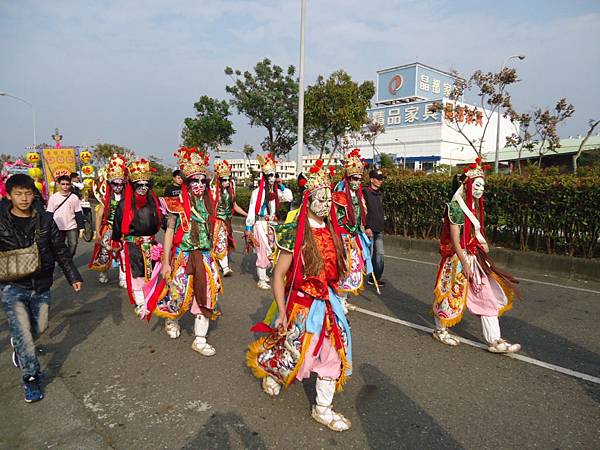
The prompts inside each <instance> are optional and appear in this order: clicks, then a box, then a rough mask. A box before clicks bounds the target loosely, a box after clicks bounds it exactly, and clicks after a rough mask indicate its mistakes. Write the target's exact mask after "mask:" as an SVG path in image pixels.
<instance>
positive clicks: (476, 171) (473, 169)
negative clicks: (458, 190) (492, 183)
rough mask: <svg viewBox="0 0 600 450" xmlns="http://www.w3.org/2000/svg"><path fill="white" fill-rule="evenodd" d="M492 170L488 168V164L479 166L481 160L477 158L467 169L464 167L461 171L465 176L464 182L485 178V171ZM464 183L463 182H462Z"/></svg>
mask: <svg viewBox="0 0 600 450" xmlns="http://www.w3.org/2000/svg"><path fill="white" fill-rule="evenodd" d="M491 168H492V166H490V165H489V164H483V165H482V164H481V158H480V157H477V159H475V162H474V163H471V164H469V166H468V167H465V168H464V169H463V171H464V173H465V175H466V176H467V178H465V181H466V180H467V179H468V178H471V179H473V178H479V177H481V178H483V177H485V171H486V170H490V169H491ZM463 182H464V181H463Z"/></svg>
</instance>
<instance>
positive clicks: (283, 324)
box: [275, 312, 287, 331]
mask: <svg viewBox="0 0 600 450" xmlns="http://www.w3.org/2000/svg"><path fill="white" fill-rule="evenodd" d="M275 328H276V329H280V331H285V330H287V317H286V314H285V312H283V313H279V315H278V316H277V320H276V321H275Z"/></svg>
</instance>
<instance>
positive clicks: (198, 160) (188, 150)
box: [175, 147, 209, 178]
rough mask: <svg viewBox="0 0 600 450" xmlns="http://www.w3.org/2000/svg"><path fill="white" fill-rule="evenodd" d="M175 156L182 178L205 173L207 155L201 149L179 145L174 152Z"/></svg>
mask: <svg viewBox="0 0 600 450" xmlns="http://www.w3.org/2000/svg"><path fill="white" fill-rule="evenodd" d="M175 157H176V158H177V160H178V166H179V170H181V172H182V173H183V177H184V178H188V177H191V176H192V175H198V174H204V175H206V166H208V160H209V157H208V154H206V153H204V152H203V151H202V150H198V149H197V148H196V147H181V148H180V149H179V150H178V151H177V153H175Z"/></svg>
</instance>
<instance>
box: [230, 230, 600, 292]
mask: <svg viewBox="0 0 600 450" xmlns="http://www.w3.org/2000/svg"><path fill="white" fill-rule="evenodd" d="M234 233H238V234H244V233H243V232H241V231H237V230H234ZM383 256H384V258H391V259H397V260H400V261H408V262H414V263H418V264H425V265H428V266H438V263H433V262H430V261H421V260H419V259H410V258H401V257H399V256H392V255H383ZM516 278H517V280H520V281H527V282H528V283H536V284H543V285H544V286H552V287H560V288H563V289H571V290H573V291H579V292H588V293H590V294H600V291H595V290H594V289H586V288H580V287H576V286H567V285H565V284H558V283H550V282H548V281H538V280H531V279H529V278H519V277H516Z"/></svg>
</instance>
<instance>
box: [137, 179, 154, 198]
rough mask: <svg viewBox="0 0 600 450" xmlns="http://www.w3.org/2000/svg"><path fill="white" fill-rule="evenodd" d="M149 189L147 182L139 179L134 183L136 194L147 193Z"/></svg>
mask: <svg viewBox="0 0 600 450" xmlns="http://www.w3.org/2000/svg"><path fill="white" fill-rule="evenodd" d="M149 189H150V186H149V185H148V183H147V182H143V181H140V182H138V183H136V184H135V193H136V194H137V195H146V194H147V193H148V190H149Z"/></svg>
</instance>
